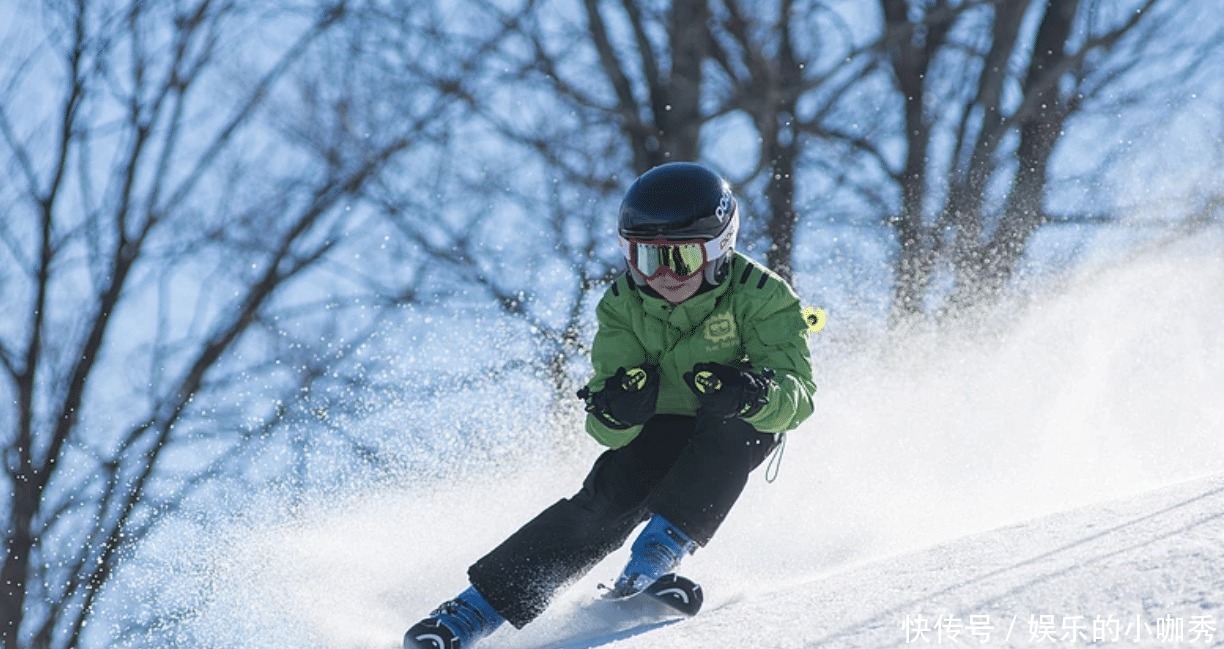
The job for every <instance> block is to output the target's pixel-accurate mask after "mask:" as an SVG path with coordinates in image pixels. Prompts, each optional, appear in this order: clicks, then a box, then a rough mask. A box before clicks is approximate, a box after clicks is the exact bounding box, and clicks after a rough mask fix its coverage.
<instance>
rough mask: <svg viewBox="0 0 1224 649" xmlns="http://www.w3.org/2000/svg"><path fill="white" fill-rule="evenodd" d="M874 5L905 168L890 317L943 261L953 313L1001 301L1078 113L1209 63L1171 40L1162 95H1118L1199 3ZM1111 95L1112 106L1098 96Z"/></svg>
mask: <svg viewBox="0 0 1224 649" xmlns="http://www.w3.org/2000/svg"><path fill="white" fill-rule="evenodd" d="M880 6H881V9H882V12H883V16H884V29H883V38H882V40H881V41H880V43H881V50H880V51H881V52H882V53H883V54H884V57H885V60H886V61H887V64H888V66H889V69H890V71H891V76H892V79H893V82H894V84H895V92H896V94H897V95H898V96H899V97H900V98H901V99H900V100H901V101H902V102H903V105H904V106H905V113H904V115H905V118H904V120H903V122H902V123H901V124H900V125H899V126H898V128H899V129H901V128H903V129H904V130H901V131H900V132H901V133H903V137H902V139H903V141H904V142H905V148H904V150H905V157H904V163H903V164H902V165H901V166H900V168H899V169H896V170H895V171H894V172H893V175H894V177H896V178H897V179H898V183H899V185H900V195H901V197H902V200H901V204H900V209H899V210H898V212H897V214H896V216H895V217H894V218H893V219H892V223H893V224H894V227H895V229H896V232H897V239H898V242H899V245H900V253H899V258H898V263H897V265H896V272H895V283H896V294H895V296H894V317H895V318H897V319H899V320H904V319H907V318H909V317H912V316H914V315H916V314H920V313H923V311H924V309H925V307H924V305H925V304H927V302H928V300H930V299H931V291H932V277H933V275H934V274H935V273H936V272H937V270H938V269H939V267H940V266H941V265H946V266H947V267H949V268H950V269H951V276H952V278H953V282H954V289H953V290H952V291H951V294H950V296H949V301H948V302H947V305H948V306H949V307H951V308H952V309H954V310H957V309H961V308H965V307H969V306H973V305H974V304H978V303H980V302H982V301H986V302H989V301H991V300H992V298H993V297H994V296H997V295H998V294H999V292H1000V291H1001V290H1002V288H1003V287H1004V285H1005V284H1006V282H1007V280H1008V279H1009V277H1010V276H1011V275H1012V274H1013V273H1015V271H1016V268H1017V265H1018V263H1019V261H1020V259H1021V257H1022V254H1023V252H1024V250H1025V248H1026V246H1027V243H1028V241H1029V240H1030V238H1031V237H1032V235H1033V234H1034V233H1035V232H1036V231H1037V229H1038V228H1039V227H1040V226H1041V225H1042V224H1043V223H1045V222H1046V221H1047V219H1048V217H1047V213H1048V212H1047V205H1046V201H1047V199H1048V196H1049V189H1050V182H1051V179H1052V176H1051V174H1052V171H1051V165H1052V164H1053V162H1054V161H1055V154H1056V153H1057V148H1058V144H1059V142H1060V141H1061V140H1062V138H1063V135H1064V134H1065V132H1066V130H1067V129H1068V128H1069V127H1070V126H1071V125H1072V123H1073V120H1074V118H1075V117H1076V116H1077V115H1079V114H1081V113H1083V112H1085V111H1086V110H1114V111H1117V110H1120V109H1122V108H1126V107H1131V108H1133V107H1134V106H1135V105H1137V104H1139V103H1140V102H1144V101H1147V102H1151V103H1148V105H1149V106H1154V105H1155V101H1159V100H1156V97H1167V96H1168V94H1167V93H1168V92H1170V91H1171V90H1172V87H1171V85H1170V84H1169V81H1170V80H1185V79H1186V78H1187V75H1188V74H1189V71H1191V70H1193V69H1195V68H1197V67H1199V66H1200V65H1202V63H1203V62H1204V61H1207V60H1210V58H1209V57H1210V56H1211V55H1208V54H1206V53H1202V52H1200V53H1198V54H1196V55H1189V52H1190V49H1191V47H1192V46H1191V45H1189V44H1188V43H1187V42H1186V41H1178V42H1179V43H1181V47H1183V48H1184V50H1185V52H1184V53H1185V54H1187V55H1186V56H1178V57H1168V56H1167V55H1168V54H1169V53H1168V52H1163V54H1165V55H1166V57H1163V58H1162V59H1161V60H1162V61H1164V62H1165V63H1162V65H1164V66H1166V69H1165V71H1164V72H1165V73H1164V74H1162V75H1160V77H1159V78H1161V79H1162V82H1161V83H1162V84H1164V87H1163V88H1159V89H1158V88H1157V87H1156V86H1155V85H1153V84H1154V82H1155V79H1156V78H1157V77H1156V76H1155V75H1153V76H1152V77H1151V81H1149V82H1148V83H1147V84H1146V87H1147V88H1148V90H1150V91H1152V92H1151V94H1150V95H1149V97H1148V98H1147V99H1146V100H1145V99H1142V98H1141V97H1142V95H1140V94H1138V93H1136V92H1135V89H1134V88H1133V86H1132V89H1131V90H1130V91H1121V90H1120V89H1122V88H1125V87H1126V85H1127V83H1133V81H1132V78H1131V77H1132V76H1134V75H1132V74H1131V73H1133V72H1136V71H1141V70H1142V69H1143V68H1144V67H1145V65H1144V60H1145V56H1147V55H1146V54H1145V52H1150V51H1152V50H1154V49H1155V47H1156V45H1157V44H1158V43H1160V42H1161V35H1163V34H1166V33H1168V32H1169V31H1170V26H1171V25H1172V24H1174V23H1175V19H1176V18H1178V17H1181V15H1182V14H1184V13H1186V12H1192V11H1195V8H1193V7H1188V6H1186V5H1185V4H1184V3H1170V2H1162V1H1161V0H1146V1H1143V2H1134V3H1130V4H1128V5H1127V7H1126V8H1125V10H1119V11H1116V12H1111V11H1108V10H1107V9H1105V8H1104V7H1103V6H1099V5H1097V4H1096V3H1091V4H1088V3H1081V2H1079V0H1046V1H1044V2H1028V1H1024V2H959V3H958V2H948V1H945V0H941V1H939V2H935V3H925V2H917V3H916V2H906V1H904V0H881V3H880ZM1173 61H1176V62H1175V63H1174V62H1173ZM1170 65H1171V66H1172V68H1171V69H1170V68H1169V67H1168V66H1170ZM962 89H964V90H962ZM1115 89H1119V91H1118V92H1116V93H1114V90H1115ZM1110 93H1114V94H1115V95H1116V98H1114V99H1112V100H1108V101H1107V100H1106V97H1107V96H1108V95H1109V94H1110ZM1154 100H1155V101H1154ZM945 142H946V143H947V144H944V143H945ZM941 161H946V165H944V166H943V167H942V168H941V167H940V162H941ZM1000 188H1002V189H1000ZM932 205H938V208H937V209H936V210H935V213H936V215H935V216H934V218H932V210H931V206H932Z"/></svg>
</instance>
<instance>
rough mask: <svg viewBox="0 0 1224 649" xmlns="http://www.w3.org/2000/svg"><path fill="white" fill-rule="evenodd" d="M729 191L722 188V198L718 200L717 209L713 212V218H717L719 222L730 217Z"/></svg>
mask: <svg viewBox="0 0 1224 649" xmlns="http://www.w3.org/2000/svg"><path fill="white" fill-rule="evenodd" d="M731 200H732V199H731V190H730V189H727V188H726V187H723V190H722V197H721V198H719V199H718V208H717V209H715V210H714V216H716V217H718V220H719V221H722V220H723V219H725V218H727V217H728V216H730V215H731Z"/></svg>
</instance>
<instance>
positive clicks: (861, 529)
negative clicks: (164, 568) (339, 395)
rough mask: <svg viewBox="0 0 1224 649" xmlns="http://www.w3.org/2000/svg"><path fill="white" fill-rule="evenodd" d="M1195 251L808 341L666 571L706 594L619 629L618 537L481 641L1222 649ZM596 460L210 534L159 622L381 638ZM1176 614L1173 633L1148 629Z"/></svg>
mask: <svg viewBox="0 0 1224 649" xmlns="http://www.w3.org/2000/svg"><path fill="white" fill-rule="evenodd" d="M1221 243H1222V242H1221V237H1220V236H1216V235H1211V236H1205V237H1200V238H1198V239H1196V240H1194V241H1191V242H1188V243H1184V244H1181V245H1180V246H1178V247H1175V248H1174V249H1171V250H1169V251H1165V252H1162V253H1160V254H1155V255H1148V256H1146V257H1140V258H1138V259H1137V260H1134V261H1132V262H1130V263H1127V264H1125V265H1122V266H1120V267H1114V268H1108V269H1104V270H1100V271H1098V272H1093V273H1084V274H1082V275H1080V276H1078V277H1076V278H1073V279H1072V280H1070V281H1069V282H1068V283H1067V285H1066V286H1064V287H1063V288H1062V289H1061V290H1060V292H1059V294H1058V295H1051V296H1048V297H1046V298H1043V299H1041V300H1039V301H1038V302H1037V303H1036V304H1035V305H1034V306H1032V307H1031V308H1030V309H1028V310H1027V311H1025V314H1026V315H1024V316H1023V317H1022V318H1021V319H1019V320H1018V321H1016V322H1012V323H1009V324H1008V326H1007V327H1005V328H1002V329H1000V333H998V334H997V335H994V336H978V337H974V338H964V337H949V336H947V335H938V336H936V335H930V336H925V337H924V336H915V337H914V338H913V339H912V340H911V341H910V343H909V344H907V345H905V346H903V347H901V348H900V351H899V352H898V351H897V349H898V348H895V347H894V348H892V352H891V353H889V354H885V353H883V352H879V353H873V352H871V351H869V350H868V351H859V352H857V353H855V354H840V355H839V354H837V353H836V352H837V349H836V348H835V347H836V345H835V344H834V343H833V342H831V341H830V340H829V339H826V338H818V339H817V340H815V341H814V343H813V350H814V358H815V362H816V374H817V380H818V383H819V384H820V393H819V395H818V405H817V413H816V415H815V416H814V417H813V418H812V419H811V420H810V421H809V422H807V423H805V424H804V425H803V426H801V427H800V429H798V430H797V431H794V432H793V433H792V434H791V435H790V437H789V442H788V445H787V447H786V452H785V456H784V458H783V461H782V467H781V476H780V478H779V480H778V481H777V482H776V483H774V484H772V485H769V484H766V483H765V481H764V480H763V479H762V478H761V477H760V473H763V472H760V471H759V472H758V474H757V475H754V477H753V479H752V480H751V481H750V483H749V487H748V489H747V490H746V492H745V494H744V496H743V499H742V501H741V503H740V504H739V505H738V506H737V508H736V510H735V511H734V512H733V513H732V515H731V517H730V518H729V519H728V521H727V522H726V524H725V525H724V526H723V529H722V530H720V532H719V534H718V536H717V537H716V538H715V539H714V541H713V542H712V543H711V544H710V545H709V547H707V548H704V549H702V550H700V551H699V552H698V553H697V554H695V555H694V556H693V557H691V558H689V559H688V560H687V561H686V562H685V565H684V569H683V571H684V572H685V573H686V574H688V575H690V576H692V577H694V578H695V579H697V580H698V581H700V582H701V583H702V585H703V587H704V589H705V591H706V597H707V599H706V605H705V609H704V610H703V611H702V613H701V614H700V615H699V616H698V617H697V618H695V619H692V620H687V621H682V622H678V623H673V624H663V625H659V626H657V627H653V628H649V629H642V628H641V627H640V625H633V624H630V625H629V626H628V627H617V626H615V625H610V624H609V622H608V620H606V619H604V618H601V617H600V615H599V614H598V613H597V612H596V611H593V610H592V607H591V606H590V603H591V602H592V601H593V600H594V599H595V597H597V592H596V584H598V583H599V582H601V581H607V580H609V579H611V578H612V577H614V575H615V574H616V573H617V572H618V570H619V568H620V566H621V565H623V562H624V560H625V558H626V550H625V549H622V550H620V551H618V552H617V553H614V554H613V555H612V556H610V557H609V558H608V559H607V560H606V561H605V562H603V563H601V564H600V565H599V566H597V567H596V568H595V569H594V570H593V571H592V572H591V573H590V574H589V575H588V576H586V577H584V578H583V579H582V580H580V581H579V582H578V583H577V584H575V585H574V586H573V587H571V588H570V589H568V590H566V591H565V592H564V593H562V594H561V595H560V596H559V597H558V599H557V600H556V601H555V602H554V604H553V606H552V607H551V608H550V609H549V610H548V611H547V612H546V613H545V614H544V616H542V617H541V618H540V619H539V620H538V621H537V622H535V623H533V624H532V625H529V626H528V627H527V628H526V629H524V630H522V631H515V630H512V629H508V628H507V629H505V630H501V631H498V632H497V633H496V634H495V635H494V636H492V637H490V638H489V639H488V641H487V642H486V643H484V644H482V645H481V646H482V647H489V648H490V649H498V648H501V649H526V648H528V647H532V648H536V649H538V648H540V647H553V648H555V649H562V648H570V649H576V648H578V647H582V648H584V649H592V648H593V647H596V646H599V647H603V646H608V647H616V648H617V649H633V648H637V647H669V648H672V649H696V648H698V647H701V648H707V647H756V648H771V647H777V648H801V647H802V648H806V647H891V646H906V645H910V644H914V645H920V646H932V645H944V646H982V645H983V643H982V642H981V640H982V639H985V640H987V641H986V642H985V643H984V644H985V646H1008V647H1030V646H1032V647H1036V646H1050V645H1051V644H1060V643H1061V644H1063V645H1065V646H1070V645H1074V644H1087V640H1086V638H1091V637H1092V632H1093V628H1092V625H1093V623H1094V622H1096V623H1097V624H1099V625H1100V629H1103V632H1105V633H1106V634H1107V636H1106V638H1105V641H1104V642H1101V643H1098V644H1097V645H1096V646H1224V627H1222V626H1221V625H1224V610H1222V609H1221V607H1222V606H1224V396H1222V395H1224V335H1221V333H1220V330H1219V328H1220V323H1222V322H1224V299H1222V298H1221V296H1224V256H1222V255H1221V254H1220V252H1219V251H1220V250H1221V249H1222V248H1224V246H1222V245H1221ZM836 316H837V314H831V317H832V319H831V322H830V326H829V329H828V330H826V331H827V332H829V335H830V336H832V337H833V339H834V340H835V336H836V327H835V324H836ZM825 335H826V334H824V333H822V334H821V336H825ZM580 431H581V428H580V426H578V425H577V424H575V434H581V432H580ZM598 451H599V449H597V448H595V447H594V446H593V445H591V447H590V448H589V450H584V451H583V452H582V453H581V454H580V456H579V457H574V456H573V455H565V454H558V455H557V456H555V457H549V458H544V459H543V461H537V462H535V463H532V464H526V465H523V466H514V467H507V469H506V470H505V471H502V472H499V474H498V475H496V476H472V477H470V478H467V479H463V480H458V481H453V482H450V483H447V484H430V485H427V487H422V486H421V485H410V486H408V487H406V488H404V489H402V490H394V489H382V490H378V491H373V492H370V493H364V492H358V493H354V494H353V495H352V496H351V497H350V498H349V499H347V500H345V501H344V502H329V503H326V504H320V505H318V506H317V507H315V508H313V509H311V508H306V509H304V510H300V511H299V513H298V514H297V515H296V516H295V517H294V518H293V519H292V520H285V521H276V519H275V517H273V519H272V520H273V522H271V523H266V524H261V525H259V526H257V527H255V528H254V529H247V530H230V531H227V532H226V533H225V534H222V535H221V536H220V538H217V539H215V549H214V550H215V551H214V552H213V553H212V555H211V556H212V557H213V558H212V559H211V560H209V561H206V562H204V563H205V564H206V567H204V568H200V567H198V564H199V560H198V559H195V560H194V561H195V562H194V563H191V564H189V565H186V564H185V565H184V566H183V567H182V572H183V574H182V576H181V579H182V581H183V582H184V583H186V584H188V586H189V587H190V586H192V585H193V584H194V585H197V586H196V587H197V590H203V591H205V592H206V593H207V597H205V598H204V603H203V604H201V605H200V606H199V607H197V609H196V610H194V611H193V612H192V613H191V614H190V615H189V616H186V617H185V618H184V619H183V621H182V623H181V626H182V628H181V630H180V633H179V637H181V638H184V642H183V644H184V646H210V647H251V648H263V647H267V648H269V649H271V648H277V649H279V648H284V647H294V648H295V649H297V648H309V647H320V648H321V647H327V648H334V649H348V648H358V647H363V648H371V649H393V648H395V647H398V646H399V645H400V638H401V636H402V633H403V631H404V629H406V628H407V627H408V626H409V625H410V624H411V623H412V622H414V621H415V620H416V619H418V618H420V617H421V616H423V615H424V614H426V613H428V612H429V610H431V609H432V608H433V607H434V606H436V605H437V604H438V603H440V602H441V601H442V600H444V599H447V598H449V597H451V596H453V595H454V594H455V593H457V592H458V591H459V590H461V589H462V588H463V587H464V586H465V585H466V577H465V570H466V567H467V566H468V564H470V563H471V562H472V561H473V560H475V559H477V558H479V557H480V556H481V555H482V554H483V553H484V552H486V551H488V550H489V549H491V548H492V547H493V546H494V545H496V544H497V543H498V542H500V541H501V540H502V539H503V538H504V537H505V536H506V535H507V534H508V533H510V532H511V531H513V530H514V529H516V528H517V527H518V526H519V525H520V524H522V523H523V522H525V521H526V520H527V519H528V518H530V517H531V516H533V515H534V514H535V513H537V512H538V511H540V510H541V509H543V508H544V507H546V506H547V505H549V504H551V503H552V502H554V501H555V500H556V499H558V498H561V497H564V496H568V495H570V494H571V493H573V492H574V491H576V490H577V488H578V486H579V484H580V482H581V479H582V476H583V475H584V474H585V471H586V469H587V468H588V466H589V464H590V462H591V461H592V460H593V459H594V457H595V455H596V454H597V453H598ZM472 503H484V504H483V506H477V507H474V506H472ZM198 584H204V585H203V586H198ZM941 619H942V620H944V621H945V624H942V625H939V626H938V628H937V624H936V623H937V621H939V620H941ZM1177 620H1180V621H1181V624H1182V633H1183V639H1182V642H1181V643H1175V642H1163V641H1162V639H1161V638H1159V637H1157V634H1158V632H1161V631H1168V629H1167V628H1166V627H1168V626H1169V625H1170V624H1171V623H1176V622H1177ZM949 621H950V622H951V624H947V622H949ZM958 621H959V623H960V624H961V625H962V628H961V629H960V632H959V635H957V637H955V638H953V637H951V635H952V632H953V631H956V630H957V628H956V626H955V625H956V623H957V622H958ZM1206 621H1210V623H1211V624H1213V625H1214V626H1215V627H1217V628H1219V629H1220V630H1217V631H1216V632H1214V634H1213V637H1212V639H1211V640H1207V639H1206V638H1205V637H1204V635H1203V633H1202V632H1203V631H1204V630H1205V629H1203V623H1205V622H1206ZM971 623H974V624H971ZM987 623H989V624H990V626H991V627H992V628H990V629H987V628H986V624H987ZM1081 624H1082V625H1084V626H1085V628H1084V629H1081V628H1080V627H1079V625H1081ZM1196 625H1197V626H1196ZM971 626H972V631H976V632H977V635H971V633H970V632H971V629H970V627H971ZM944 627H947V628H944ZM1051 627H1053V629H1051ZM1192 627H1193V628H1195V629H1197V630H1198V631H1199V635H1198V636H1196V637H1195V638H1190V637H1189V636H1190V633H1191V631H1192ZM1127 631H1129V632H1130V635H1126V632H1127ZM988 632H989V637H988V638H986V637H985V635H986V634H987V633H988ZM1114 632H1116V633H1117V637H1112V635H1110V634H1112V633H1114ZM1068 633H1070V634H1072V635H1071V636H1068V635H1067V634H1068ZM1077 633H1084V634H1086V636H1085V637H1079V636H1077V635H1075V634H1077ZM1136 634H1137V639H1136ZM567 638H582V639H580V640H577V641H567V640H566V639H567ZM596 638H598V639H599V642H596V641H595V639H596ZM1077 638H1078V639H1079V642H1078V643H1077V642H1073V640H1074V639H1077ZM1048 640H1054V641H1055V642H1053V643H1051V642H1049V641H1048Z"/></svg>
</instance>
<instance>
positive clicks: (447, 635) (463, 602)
mask: <svg viewBox="0 0 1224 649" xmlns="http://www.w3.org/2000/svg"><path fill="white" fill-rule="evenodd" d="M505 621H506V618H504V617H502V616H501V614H500V613H498V612H497V611H496V610H495V609H494V608H493V607H492V606H491V605H490V604H489V603H488V602H487V601H485V598H484V596H482V595H481V594H480V592H479V591H477V590H476V588H475V587H474V586H469V587H468V589H467V590H465V591H463V592H462V593H460V594H459V596H458V597H456V598H455V599H452V600H449V601H447V602H444V603H443V604H442V605H441V606H439V607H438V608H437V609H435V610H434V611H433V612H432V613H430V614H429V617H427V618H425V619H424V620H421V621H420V622H417V623H416V624H414V625H412V628H410V629H408V633H406V634H404V649H471V647H472V646H473V645H475V644H476V642H477V641H478V640H480V639H481V638H483V637H485V636H487V635H489V634H490V633H493V631H494V630H496V629H497V627H499V626H501V625H502V623H504V622H505Z"/></svg>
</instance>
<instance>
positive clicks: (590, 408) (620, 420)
mask: <svg viewBox="0 0 1224 649" xmlns="http://www.w3.org/2000/svg"><path fill="white" fill-rule="evenodd" d="M578 398H579V399H582V400H583V401H586V410H587V412H589V413H591V414H592V415H594V416H595V418H596V419H598V420H599V422H600V423H602V424H603V425H605V426H607V427H608V428H616V429H620V430H623V429H625V428H630V427H633V426H637V425H638V424H644V423H646V420H647V419H650V418H651V417H653V416H654V414H655V406H656V402H657V401H658V399H659V368H658V367H655V366H654V365H641V366H638V367H634V368H631V369H625V368H623V367H622V368H620V369H618V370H616V373H615V374H613V375H612V376H611V377H610V378H609V379H608V381H607V382H606V383H604V387H603V389H602V390H600V391H599V392H594V393H593V392H591V390H590V388H582V389H581V390H579V391H578Z"/></svg>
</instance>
